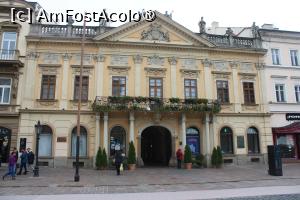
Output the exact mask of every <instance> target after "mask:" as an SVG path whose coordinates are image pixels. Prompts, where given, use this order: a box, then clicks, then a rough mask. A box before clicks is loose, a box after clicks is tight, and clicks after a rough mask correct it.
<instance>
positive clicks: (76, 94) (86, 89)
mask: <svg viewBox="0 0 300 200" xmlns="http://www.w3.org/2000/svg"><path fill="white" fill-rule="evenodd" d="M79 81H80V76H75V82H74V100H79ZM88 95H89V77H88V76H83V77H82V92H81V100H82V101H87V100H88Z"/></svg>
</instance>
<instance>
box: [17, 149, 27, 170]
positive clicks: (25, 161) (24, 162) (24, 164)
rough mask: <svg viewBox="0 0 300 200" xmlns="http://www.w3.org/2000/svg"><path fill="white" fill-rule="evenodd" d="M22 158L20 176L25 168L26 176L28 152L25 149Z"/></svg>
mask: <svg viewBox="0 0 300 200" xmlns="http://www.w3.org/2000/svg"><path fill="white" fill-rule="evenodd" d="M20 158H21V166H20V170H19V173H18V175H21V174H22V170H23V168H24V170H25V171H24V175H26V174H27V162H28V155H27V152H26V151H25V149H22V155H21V156H20Z"/></svg>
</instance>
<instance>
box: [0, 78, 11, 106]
mask: <svg viewBox="0 0 300 200" xmlns="http://www.w3.org/2000/svg"><path fill="white" fill-rule="evenodd" d="M10 92H11V79H10V78H0V104H9V102H10Z"/></svg>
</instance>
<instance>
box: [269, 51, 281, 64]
mask: <svg viewBox="0 0 300 200" xmlns="http://www.w3.org/2000/svg"><path fill="white" fill-rule="evenodd" d="M271 53H272V61H273V65H280V59H279V49H271Z"/></svg>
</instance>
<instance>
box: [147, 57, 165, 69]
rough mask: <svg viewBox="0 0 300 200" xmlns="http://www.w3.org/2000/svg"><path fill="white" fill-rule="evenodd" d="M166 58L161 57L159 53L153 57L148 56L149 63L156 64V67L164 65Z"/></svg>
mask: <svg viewBox="0 0 300 200" xmlns="http://www.w3.org/2000/svg"><path fill="white" fill-rule="evenodd" d="M164 62H165V59H164V58H160V57H159V56H158V55H154V56H151V57H148V65H151V66H153V65H155V66H156V67H159V66H162V65H164Z"/></svg>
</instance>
